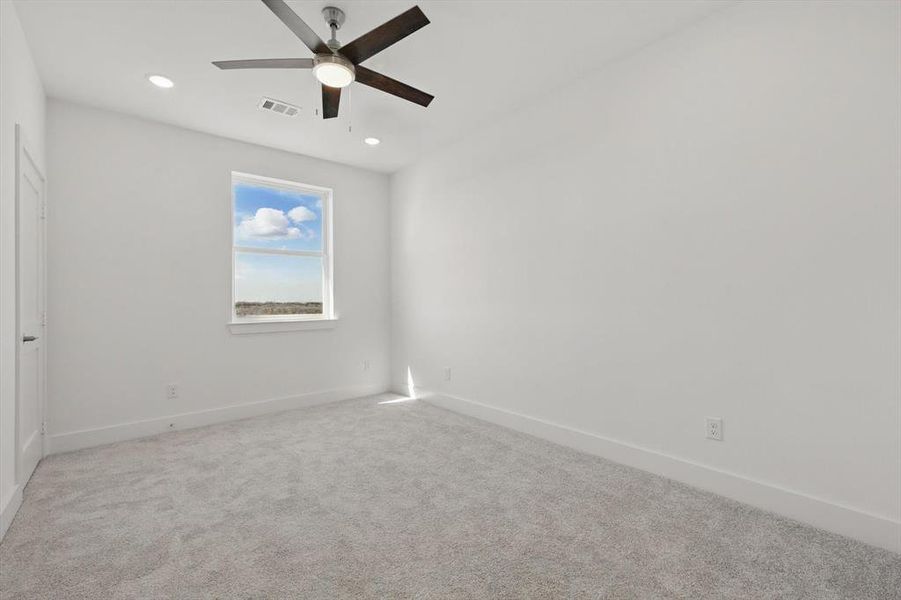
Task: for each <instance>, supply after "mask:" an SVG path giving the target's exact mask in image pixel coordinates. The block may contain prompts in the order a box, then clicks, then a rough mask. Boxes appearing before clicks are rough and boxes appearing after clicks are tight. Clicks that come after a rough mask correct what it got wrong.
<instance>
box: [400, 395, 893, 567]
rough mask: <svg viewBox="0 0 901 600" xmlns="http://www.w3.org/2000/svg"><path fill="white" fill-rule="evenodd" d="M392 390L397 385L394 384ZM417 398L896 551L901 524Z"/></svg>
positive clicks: (485, 410)
mask: <svg viewBox="0 0 901 600" xmlns="http://www.w3.org/2000/svg"><path fill="white" fill-rule="evenodd" d="M392 387H393V388H397V389H400V388H398V386H396V385H394V386H392ZM416 391H417V396H418V397H419V398H422V399H423V400H425V401H427V402H429V403H431V404H434V405H436V406H440V407H441V408H445V409H448V410H451V411H454V412H458V413H461V414H465V415H468V416H471V417H475V418H477V419H481V420H483V421H488V422H490V423H494V424H495V425H500V426H502V427H507V428H509V429H514V430H516V431H520V432H522V433H527V434H529V435H533V436H535V437H538V438H542V439H545V440H548V441H551V442H554V443H557V444H560V445H562V446H568V447H570V448H574V449H576V450H579V451H582V452H585V453H588V454H593V455H596V456H600V457H602V458H606V459H608V460H611V461H614V462H617V463H621V464H625V465H629V466H631V467H635V468H638V469H641V470H643V471H649V472H651V473H654V474H657V475H662V476H664V477H668V478H670V479H675V480H677V481H681V482H683V483H687V484H689V485H692V486H695V487H698V488H701V489H704V490H707V491H710V492H713V493H716V494H719V495H721V496H726V497H727V498H731V499H733V500H737V501H739V502H743V503H745V504H750V505H752V506H755V507H758V508H762V509H764V510H768V511H772V512H774V513H778V514H780V515H783V516H786V517H789V518H791V519H794V520H796V521H800V522H802V523H806V524H809V525H813V526H814V527H818V528H820V529H825V530H827V531H831V532H834V533H838V534H841V535H844V536H847V537H850V538H854V539H856V540H859V541H861V542H864V543H866V544H871V545H873V546H879V547H880V548H885V549H888V550H892V551H894V552H899V553H901V522H899V521H895V520H892V519H889V518H886V517H882V516H879V515H874V514H870V513H866V512H862V511H859V510H856V509H853V508H850V507H847V506H842V505H839V504H835V503H833V502H829V501H827V500H823V499H821V498H816V497H813V496H809V495H807V494H803V493H800V492H796V491H793V490H789V489H786V488H783V487H780V486H778V485H774V484H771V483H767V482H764V481H759V480H755V479H751V478H748V477H744V476H742V475H737V474H735V473H730V472H728V471H723V470H720V469H716V468H713V467H709V466H706V465H702V464H699V463H696V462H693V461H690V460H686V459H683V458H678V457H676V456H672V455H668V454H663V453H660V452H657V451H654V450H649V449H647V448H641V447H639V446H635V445H632V444H628V443H625V442H621V441H618V440H614V439H610V438H606V437H604V436H600V435H597V434H594V433H589V432H587V431H581V430H578V429H575V428H572V427H568V426H566V425H560V424H558V423H552V422H549V421H545V420H542V419H537V418H535V417H529V416H527V415H523V414H520V413H515V412H511V411H508V410H504V409H500V408H496V407H493V406H488V405H486V404H481V403H479V402H473V401H471V400H464V399H462V398H457V397H454V396H448V395H446V394H437V393H431V392H428V391H426V390H421V389H417V390H416Z"/></svg>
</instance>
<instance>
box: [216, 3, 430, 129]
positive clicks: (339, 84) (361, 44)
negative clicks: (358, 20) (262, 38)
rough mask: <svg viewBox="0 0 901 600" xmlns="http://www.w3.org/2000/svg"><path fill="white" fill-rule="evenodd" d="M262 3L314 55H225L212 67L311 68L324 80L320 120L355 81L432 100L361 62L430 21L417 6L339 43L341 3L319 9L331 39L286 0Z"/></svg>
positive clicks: (332, 111)
mask: <svg viewBox="0 0 901 600" xmlns="http://www.w3.org/2000/svg"><path fill="white" fill-rule="evenodd" d="M262 2H263V4H265V5H266V7H267V8H269V10H271V11H272V12H273V13H274V14H275V16H276V17H278V18H279V19H280V20H281V21H282V23H284V24H285V25H286V26H287V27H288V29H290V30H291V31H292V32H293V33H294V35H296V36H297V37H298V38H299V39H300V41H301V42H303V43H304V45H305V46H306V47H307V48H309V49H310V50H311V51H312V52H313V54H314V57H313V58H312V59H310V58H271V59H266V58H264V59H249V60H225V61H215V62H213V64H214V65H215V66H217V67H219V68H220V69H312V70H313V76H314V77H315V78H316V80H317V81H319V83H320V84H322V116H323V118H324V119H333V118H335V117H337V116H338V106H339V104H340V102H341V89H342V88H345V87H347V86H349V85H350V84H351V83H353V82H354V81H357V82H359V83H362V84H363V85H367V86H369V87H372V88H375V89H377V90H381V91H383V92H386V93H388V94H392V95H394V96H397V97H398V98H402V99H404V100H407V101H409V102H413V103H415V104H419V105H420V106H428V105H429V103H431V101H432V100H433V99H434V96H432V95H431V94H427V93H425V92H423V91H421V90H417V89H416V88H414V87H411V86H409V85H407V84H405V83H402V82H400V81H397V80H395V79H391V78H390V77H387V76H385V75H382V74H381V73H377V72H375V71H372V70H371V69H367V68H366V67H364V66H362V65H361V64H360V63H362V62H363V61H365V60H367V59H368V58H371V57H373V56H375V55H376V54H378V53H379V52H381V51H382V50H384V49H385V48H387V47H389V46H391V45H392V44H394V43H396V42H399V41H400V40H402V39H403V38H405V37H407V36H408V35H410V34H411V33H413V32H415V31H417V30H419V29H421V28H423V27H425V26H426V25H428V24H429V20H428V19H427V18H426V16H425V14H423V12H422V11H421V10H420V9H419V7H418V6H414V7H413V8H411V9H409V10H407V11H406V12H403V13H401V14H400V15H398V16H396V17H394V18H393V19H391V20H390V21H388V22H386V23H383V24H382V25H380V26H378V27H376V28H375V29H373V30H372V31H370V32H369V33H364V34H363V35H361V36H360V37H358V38H357V39H355V40H354V41H352V42H350V43H349V44H346V45H343V46H342V45H341V43H340V42H339V41H338V39H337V32H338V30H339V29H341V26H342V25H343V24H344V20H345V18H346V15H345V14H344V11H342V10H341V9H340V8H335V7H334V6H327V7H325V8H324V9H322V16H323V17H324V18H325V22H326V23H328V26H329V29H330V30H331V33H332V35H331V38H330V39H329V41H328V42H323V41H322V39H321V38H320V37H319V36H318V35H317V34H316V32H315V31H313V30H312V28H310V26H309V25H307V24H306V23H305V22H304V21H303V19H301V18H300V17H299V16H297V13H295V12H294V11H293V10H291V8H290V7H289V6H288V5H287V4H286V3H285V0H262Z"/></svg>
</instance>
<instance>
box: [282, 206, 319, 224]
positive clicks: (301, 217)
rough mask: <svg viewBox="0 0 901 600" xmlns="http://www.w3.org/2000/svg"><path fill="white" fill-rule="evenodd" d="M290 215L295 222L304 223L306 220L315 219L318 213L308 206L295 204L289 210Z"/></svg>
mask: <svg viewBox="0 0 901 600" xmlns="http://www.w3.org/2000/svg"><path fill="white" fill-rule="evenodd" d="M288 217H289V218H290V219H291V220H292V221H294V222H295V223H303V222H304V221H315V220H316V213H314V212H313V211H312V210H310V209H309V208H307V207H306V206H295V207H294V208H292V209H291V210H289V211H288Z"/></svg>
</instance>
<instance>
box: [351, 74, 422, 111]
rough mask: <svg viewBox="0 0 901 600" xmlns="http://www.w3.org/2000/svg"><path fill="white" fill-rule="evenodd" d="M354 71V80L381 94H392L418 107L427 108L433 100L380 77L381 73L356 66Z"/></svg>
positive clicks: (389, 79) (398, 82)
mask: <svg viewBox="0 0 901 600" xmlns="http://www.w3.org/2000/svg"><path fill="white" fill-rule="evenodd" d="M356 71H357V77H356V80H357V81H359V82H360V83H362V84H363V85H368V86H369V87H373V88H375V89H377V90H382V91H383V92H387V93H389V94H393V95H395V96H397V97H398V98H403V99H404V100H409V101H410V102H414V103H416V104H419V105H420V106H428V105H429V102H431V101H432V99H434V98H435V97H434V96H432V95H431V94H426V93H425V92H423V91H420V90H417V89H416V88H415V87H410V86H409V85H407V84H406V83H401V82H400V81H397V80H396V79H391V78H390V77H387V76H385V75H382V74H381V73H376V72H375V71H373V70H372V69H367V68H366V67H359V66H358V67H357V68H356Z"/></svg>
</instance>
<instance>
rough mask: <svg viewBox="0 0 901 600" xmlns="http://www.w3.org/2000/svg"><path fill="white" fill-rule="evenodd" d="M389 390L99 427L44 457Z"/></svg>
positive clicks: (67, 438) (370, 387) (54, 445)
mask: <svg viewBox="0 0 901 600" xmlns="http://www.w3.org/2000/svg"><path fill="white" fill-rule="evenodd" d="M388 387H389V386H387V385H386V384H365V385H356V386H349V387H343V388H337V389H333V390H325V391H320V392H310V393H306V394H300V395H297V396H288V397H285V398H274V399H271V400H260V401H258V402H248V403H246V404H237V405H233V406H223V407H221V408H212V409H208V410H202V411H196V412H188V413H182V414H178V415H170V416H167V417H159V418H156V419H148V420H146V421H133V422H131V423H120V424H118V425H111V426H109V427H100V428H97V429H84V430H81V431H70V432H67V433H57V434H53V435H49V436H48V439H47V454H58V453H60V452H70V451H72V450H80V449H82V448H90V447H92V446H100V445H102V444H111V443H113V442H121V441H125V440H132V439H136V438H141V437H146V436H148V435H156V434H158V433H164V432H167V431H178V430H181V429H191V428H194V427H202V426H204V425H212V424H214V423H224V422H226V421H234V420H237V419H245V418H247V417H256V416H258V415H264V414H269V413H275V412H281V411H283V410H292V409H295V408H305V407H307V406H315V405H317V404H326V403H328V402H338V401H341V400H349V399H351V398H359V397H362V396H371V395H373V394H380V393H383V392H385V391H387V389H388Z"/></svg>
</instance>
